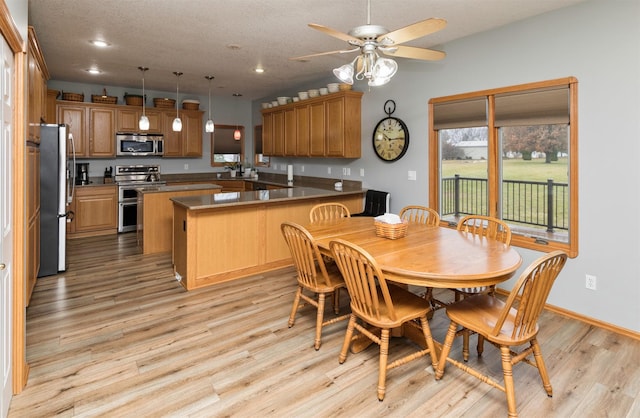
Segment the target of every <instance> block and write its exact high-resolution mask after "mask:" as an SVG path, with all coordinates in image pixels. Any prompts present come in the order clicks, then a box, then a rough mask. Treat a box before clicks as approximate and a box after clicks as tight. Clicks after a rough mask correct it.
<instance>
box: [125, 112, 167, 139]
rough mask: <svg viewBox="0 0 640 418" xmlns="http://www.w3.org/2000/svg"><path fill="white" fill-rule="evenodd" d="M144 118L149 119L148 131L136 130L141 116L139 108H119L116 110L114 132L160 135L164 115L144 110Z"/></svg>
mask: <svg viewBox="0 0 640 418" xmlns="http://www.w3.org/2000/svg"><path fill="white" fill-rule="evenodd" d="M144 114H145V116H146V117H147V118H148V119H149V130H148V131H141V130H140V129H139V128H138V121H139V120H140V116H142V107H141V106H121V107H118V108H117V109H116V131H117V132H124V133H131V132H136V133H138V132H146V133H150V134H161V133H162V128H163V123H164V113H163V112H162V111H160V110H157V109H153V108H151V109H149V108H145V111H144Z"/></svg>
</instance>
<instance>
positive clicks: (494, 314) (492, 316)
mask: <svg viewBox="0 0 640 418" xmlns="http://www.w3.org/2000/svg"><path fill="white" fill-rule="evenodd" d="M504 307H505V303H504V302H503V301H502V300H500V299H498V298H496V297H494V296H489V295H483V294H481V295H474V296H470V297H467V298H465V299H463V300H461V301H459V302H455V303H452V304H451V305H449V306H447V316H448V317H449V318H450V319H451V320H452V321H454V322H456V323H458V324H459V325H461V326H463V327H465V328H471V329H473V330H474V331H475V332H477V333H478V334H480V335H482V336H483V337H484V338H486V339H487V340H489V341H493V342H495V343H497V344H501V345H508V346H514V345H520V344H523V343H525V342H527V341H529V340H531V338H532V337H533V336H535V335H536V334H537V333H538V326H537V325H536V327H535V330H534V332H532V333H530V334H526V335H524V336H519V337H518V338H513V337H512V333H513V329H514V320H515V316H516V314H517V311H516V310H515V309H514V308H511V309H510V310H509V315H508V316H507V319H506V320H505V322H504V325H503V327H502V329H501V330H500V333H499V334H498V335H494V334H493V332H494V328H495V326H496V323H497V322H498V319H499V317H500V315H501V313H502V311H503V310H504Z"/></svg>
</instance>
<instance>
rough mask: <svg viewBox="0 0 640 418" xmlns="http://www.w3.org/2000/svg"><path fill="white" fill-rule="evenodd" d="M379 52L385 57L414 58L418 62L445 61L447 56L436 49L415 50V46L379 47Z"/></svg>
mask: <svg viewBox="0 0 640 418" xmlns="http://www.w3.org/2000/svg"><path fill="white" fill-rule="evenodd" d="M378 50H379V51H380V52H382V53H383V54H385V55H391V56H394V57H403V58H412V59H416V60H425V61H438V60H441V59H443V58H444V57H445V56H446V55H447V54H445V53H444V52H442V51H436V50H434V49H426V48H415V47H413V46H403V45H398V46H393V47H389V48H384V47H378Z"/></svg>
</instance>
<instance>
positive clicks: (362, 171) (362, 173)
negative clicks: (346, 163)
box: [360, 168, 364, 177]
mask: <svg viewBox="0 0 640 418" xmlns="http://www.w3.org/2000/svg"><path fill="white" fill-rule="evenodd" d="M360 177H364V168H361V169H360Z"/></svg>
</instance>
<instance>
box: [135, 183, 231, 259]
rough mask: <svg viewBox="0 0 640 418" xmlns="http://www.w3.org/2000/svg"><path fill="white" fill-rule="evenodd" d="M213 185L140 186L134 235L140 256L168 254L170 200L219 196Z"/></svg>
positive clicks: (171, 210)
mask: <svg viewBox="0 0 640 418" xmlns="http://www.w3.org/2000/svg"><path fill="white" fill-rule="evenodd" d="M220 190H222V186H218V185H215V184H185V185H173V186H164V185H162V186H155V185H150V186H149V185H148V186H142V187H140V188H138V189H137V191H138V217H137V222H138V225H137V234H138V245H139V246H141V247H142V253H143V254H154V253H162V252H169V251H171V242H172V238H171V234H172V233H173V203H172V202H171V200H170V199H171V198H174V197H184V196H193V195H207V194H214V193H220Z"/></svg>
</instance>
